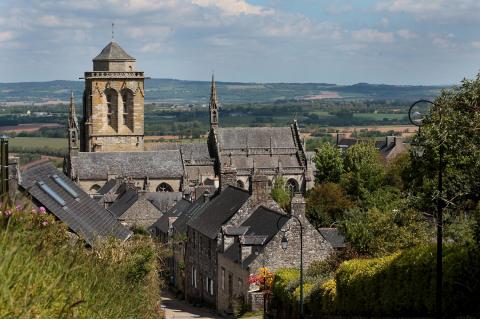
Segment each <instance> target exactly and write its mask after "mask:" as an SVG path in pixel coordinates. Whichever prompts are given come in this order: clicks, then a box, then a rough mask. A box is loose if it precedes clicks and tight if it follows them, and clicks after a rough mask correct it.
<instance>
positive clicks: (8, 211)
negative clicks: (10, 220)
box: [5, 209, 12, 217]
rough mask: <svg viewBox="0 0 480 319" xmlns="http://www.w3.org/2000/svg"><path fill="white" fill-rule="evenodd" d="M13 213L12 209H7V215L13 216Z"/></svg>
mask: <svg viewBox="0 0 480 319" xmlns="http://www.w3.org/2000/svg"><path fill="white" fill-rule="evenodd" d="M11 215H12V211H11V210H10V209H7V210H6V211H5V216H7V217H8V216H11Z"/></svg>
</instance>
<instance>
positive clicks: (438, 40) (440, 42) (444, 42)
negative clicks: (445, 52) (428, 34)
mask: <svg viewBox="0 0 480 319" xmlns="http://www.w3.org/2000/svg"><path fill="white" fill-rule="evenodd" d="M453 38H454V35H453V34H451V33H450V34H448V35H446V36H441V35H436V36H433V38H432V43H433V44H434V45H435V46H437V47H439V48H442V49H451V48H455V47H456V46H457V45H456V44H455V42H453Z"/></svg>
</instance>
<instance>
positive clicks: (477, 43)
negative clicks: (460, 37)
mask: <svg viewBox="0 0 480 319" xmlns="http://www.w3.org/2000/svg"><path fill="white" fill-rule="evenodd" d="M470 45H471V46H472V47H474V48H475V49H480V41H472V43H470Z"/></svg>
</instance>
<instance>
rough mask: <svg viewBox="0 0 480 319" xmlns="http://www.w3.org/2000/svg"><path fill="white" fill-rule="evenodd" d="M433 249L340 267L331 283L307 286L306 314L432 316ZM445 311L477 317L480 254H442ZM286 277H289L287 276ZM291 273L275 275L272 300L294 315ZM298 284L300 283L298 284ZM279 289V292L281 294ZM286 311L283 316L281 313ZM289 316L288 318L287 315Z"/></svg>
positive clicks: (470, 250) (473, 250)
mask: <svg viewBox="0 0 480 319" xmlns="http://www.w3.org/2000/svg"><path fill="white" fill-rule="evenodd" d="M435 269H436V248H435V246H423V247H418V248H414V249H410V250H406V251H403V252H400V253H396V254H393V255H390V256H386V257H382V258H374V259H353V260H349V261H345V262H343V263H342V264H341V265H340V266H339V268H338V269H337V271H336V273H335V277H334V278H332V279H329V280H325V279H323V280H320V281H319V282H309V283H306V284H305V286H304V288H305V297H306V298H305V310H306V313H307V315H308V314H316V315H317V316H318V315H319V314H328V315H341V316H353V315H355V316H430V315H433V314H434V313H435V291H436V283H435V278H436V271H435ZM443 271H444V272H443V282H444V284H443V306H444V309H443V311H444V313H445V314H446V315H447V316H453V315H478V314H480V303H479V302H478V296H480V250H479V249H478V247H458V246H447V247H445V249H444V255H443ZM287 274H288V275H287ZM292 274H294V272H292V271H291V270H290V271H279V272H278V273H277V274H276V277H275V282H274V287H276V289H274V291H273V293H274V299H277V298H280V300H281V301H282V303H277V304H279V305H280V306H283V305H285V304H287V307H289V309H290V310H291V313H290V314H289V317H291V318H294V317H295V314H296V312H298V308H297V305H298V293H297V291H298V290H299V288H296V289H295V288H290V290H288V289H287V288H288V287H291V281H292V280H298V272H296V274H297V276H293V275H292ZM297 285H298V283H297ZM282 289H283V290H282ZM282 312H284V311H282ZM287 317H288V316H287Z"/></svg>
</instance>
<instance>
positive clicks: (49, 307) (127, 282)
mask: <svg viewBox="0 0 480 319" xmlns="http://www.w3.org/2000/svg"><path fill="white" fill-rule="evenodd" d="M0 215H1V216H0V291H2V293H0V304H1V305H2V306H1V307H0V318H158V316H159V309H158V302H159V297H160V296H159V280H158V276H157V267H156V255H157V253H156V251H157V250H156V248H155V246H154V244H153V242H152V241H150V240H149V239H146V238H142V239H139V238H136V239H135V238H134V239H132V240H129V241H127V242H119V241H117V240H114V239H109V240H105V241H104V242H98V243H97V244H96V245H95V247H94V248H92V249H87V248H85V246H84V245H83V243H82V242H81V241H75V240H72V237H71V236H69V235H68V233H67V231H66V227H65V226H64V225H63V224H62V223H60V222H56V221H55V219H54V218H53V216H50V215H47V214H44V213H43V212H41V213H37V212H36V211H35V210H33V211H30V210H29V209H27V210H22V209H16V208H11V209H2V213H0Z"/></svg>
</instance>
